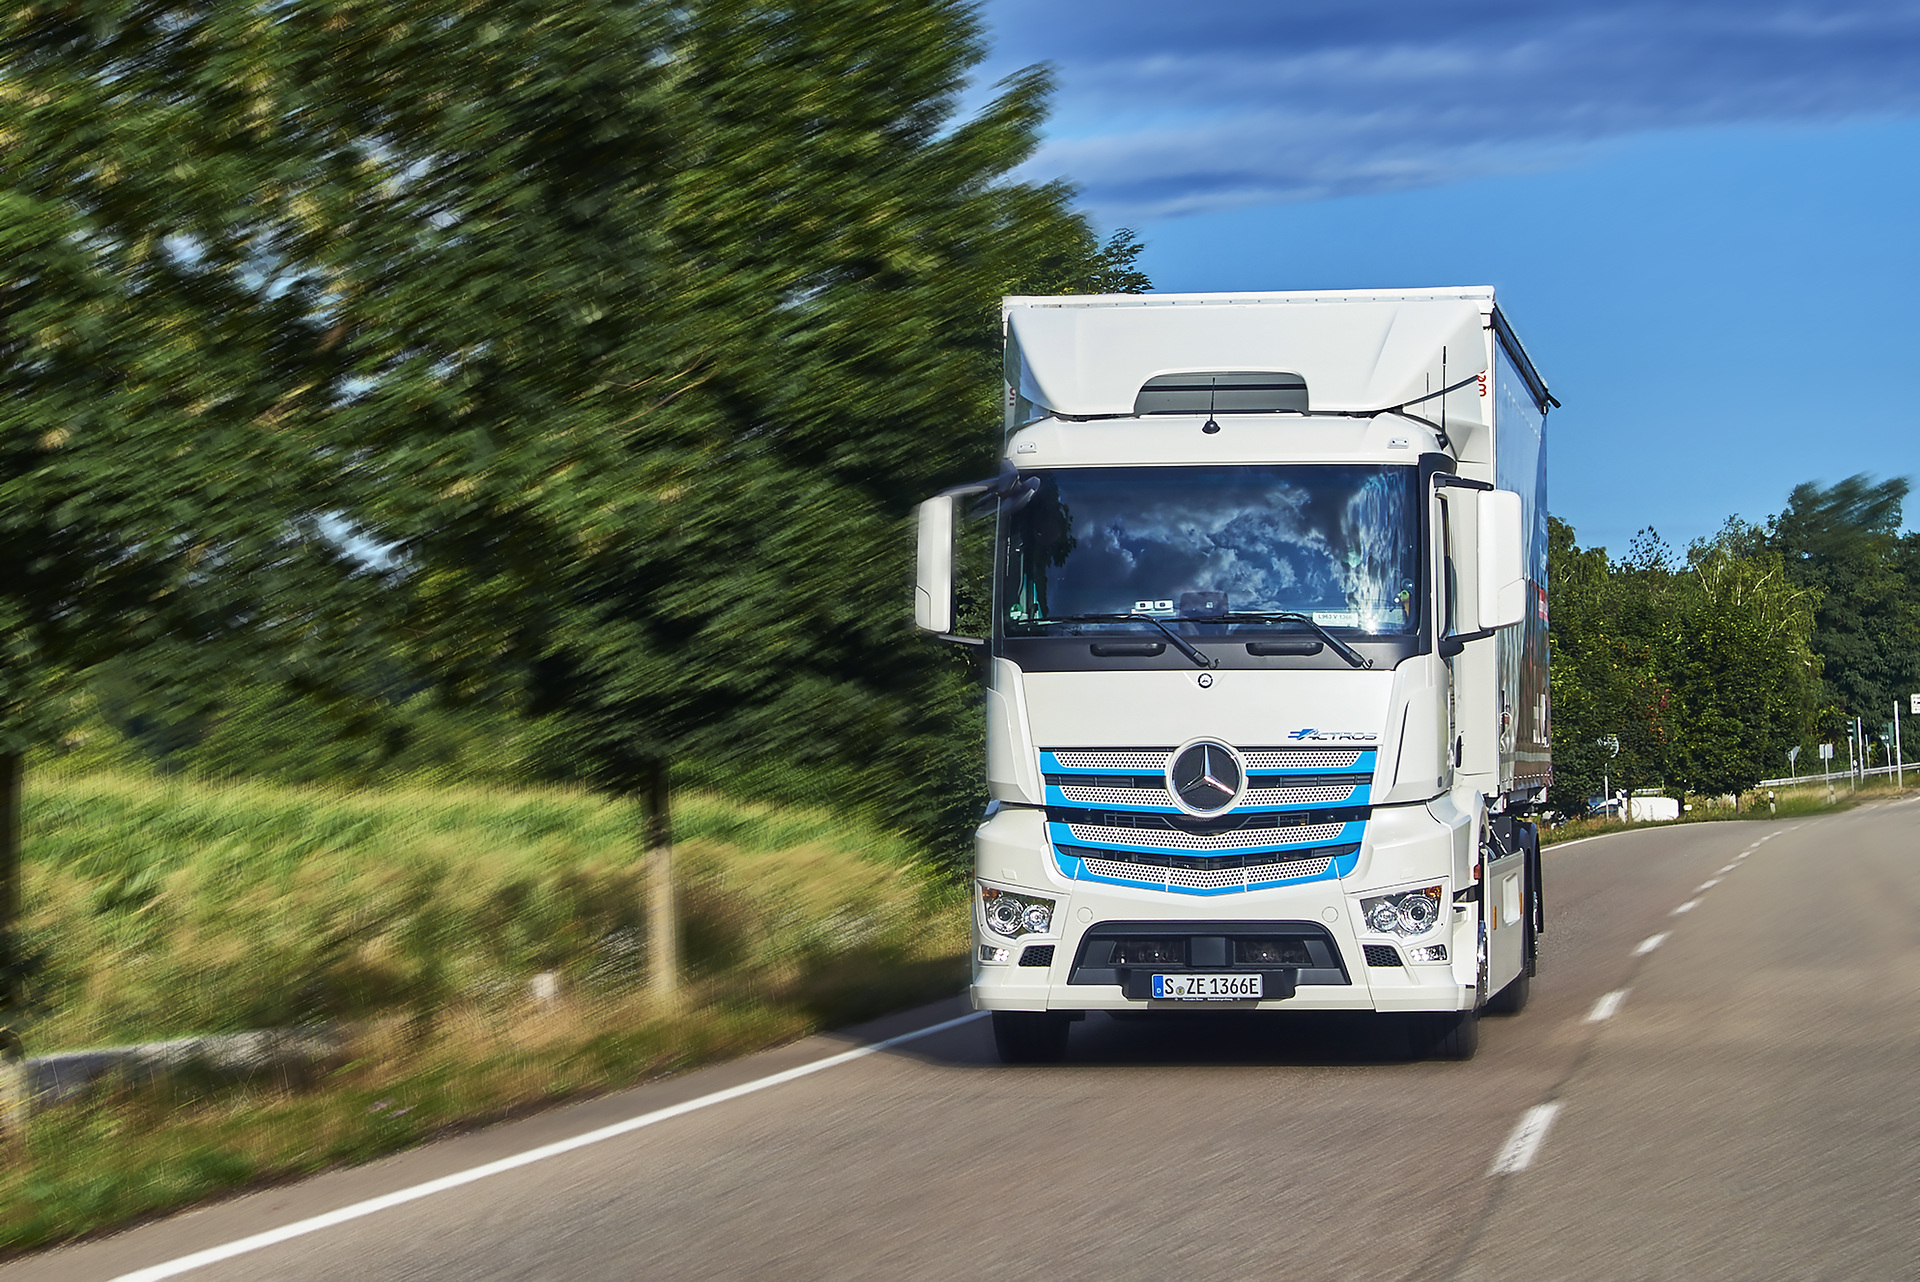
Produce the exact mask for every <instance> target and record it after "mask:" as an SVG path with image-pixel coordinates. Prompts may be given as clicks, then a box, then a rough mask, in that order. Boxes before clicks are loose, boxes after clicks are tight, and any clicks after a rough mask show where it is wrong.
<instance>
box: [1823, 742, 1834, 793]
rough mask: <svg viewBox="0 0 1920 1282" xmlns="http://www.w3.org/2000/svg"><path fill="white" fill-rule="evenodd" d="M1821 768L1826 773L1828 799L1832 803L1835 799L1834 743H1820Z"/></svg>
mask: <svg viewBox="0 0 1920 1282" xmlns="http://www.w3.org/2000/svg"><path fill="white" fill-rule="evenodd" d="M1820 769H1821V770H1822V771H1824V772H1825V773H1826V777H1827V801H1828V802H1829V803H1831V802H1832V801H1833V745H1832V744H1830V743H1823V744H1821V745H1820Z"/></svg>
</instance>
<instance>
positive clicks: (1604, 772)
mask: <svg viewBox="0 0 1920 1282" xmlns="http://www.w3.org/2000/svg"><path fill="white" fill-rule="evenodd" d="M1914 699H1915V700H1916V701H1920V694H1917V695H1915V696H1914ZM1593 746H1594V747H1596V748H1599V749H1600V750H1601V751H1603V752H1605V753H1606V754H1607V764H1606V765H1603V766H1601V767H1600V795H1601V796H1602V797H1605V798H1606V799H1607V801H1612V800H1613V786H1612V785H1613V780H1612V779H1611V778H1610V777H1609V771H1610V770H1611V768H1612V765H1613V759H1614V758H1615V757H1617V756H1619V755H1620V736H1619V735H1617V734H1609V735H1602V736H1601V737H1600V738H1598V739H1595V740H1594V741H1593ZM1600 814H1601V817H1602V818H1605V817H1606V806H1605V803H1602V805H1601V811H1600Z"/></svg>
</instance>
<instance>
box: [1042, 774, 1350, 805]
mask: <svg viewBox="0 0 1920 1282" xmlns="http://www.w3.org/2000/svg"><path fill="white" fill-rule="evenodd" d="M1047 782H1048V783H1050V784H1052V785H1054V786H1055V787H1056V788H1058V789H1060V795H1061V796H1062V797H1064V798H1066V799H1067V800H1068V801H1078V802H1083V803H1085V804H1087V805H1092V806H1103V805H1104V806H1171V805H1173V794H1172V793H1170V792H1169V791H1167V788H1166V785H1164V784H1159V785H1155V786H1153V787H1146V788H1142V787H1138V786H1134V787H1117V786H1114V785H1111V784H1090V783H1067V782H1065V781H1064V779H1062V777H1061V776H1058V775H1048V776H1047ZM1128 782H1131V783H1135V784H1137V782H1138V781H1128ZM1366 783H1367V776H1366V775H1354V776H1352V777H1351V778H1348V779H1339V778H1335V779H1324V778H1318V777H1315V776H1312V775H1307V776H1303V777H1302V778H1301V779H1300V780H1299V781H1297V782H1295V781H1291V780H1290V781H1288V783H1287V785H1286V786H1285V787H1280V788H1249V789H1247V791H1246V792H1245V793H1243V794H1241V797H1240V800H1239V802H1238V803H1237V804H1238V805H1240V806H1305V805H1312V804H1314V803H1316V802H1331V801H1345V800H1346V799H1347V798H1348V797H1351V796H1352V795H1353V790H1354V789H1355V788H1359V787H1362V786H1364V785H1365V784H1366Z"/></svg>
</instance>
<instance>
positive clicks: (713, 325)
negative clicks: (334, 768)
mask: <svg viewBox="0 0 1920 1282" xmlns="http://www.w3.org/2000/svg"><path fill="white" fill-rule="evenodd" d="M538 12H539V11H537V10H529V11H525V12H524V13H516V12H511V11H510V12H506V13H503V12H500V11H489V13H488V14H487V16H486V18H485V22H486V23H487V24H489V25H492V26H497V27H499V28H500V29H501V30H502V31H503V33H505V34H504V35H503V38H502V43H501V45H500V48H501V49H503V50H511V51H512V55H511V57H510V58H508V59H507V60H506V62H505V63H504V64H503V65H504V66H505V68H506V69H507V71H509V72H511V76H512V77H517V76H522V75H526V74H531V76H532V77H533V79H535V80H536V81H538V82H539V92H538V93H529V92H522V90H521V88H520V83H519V81H518V80H514V79H512V78H511V77H509V78H508V79H507V80H504V81H503V80H502V79H500V77H499V76H497V75H495V74H494V73H492V72H491V71H489V70H488V68H487V67H486V66H484V65H482V66H468V65H467V63H468V62H470V61H472V59H473V57H474V55H472V54H471V52H470V51H469V48H468V46H469V45H470V44H471V34H472V33H471V32H470V31H466V30H465V28H464V27H463V26H462V25H461V24H462V22H466V21H467V20H465V19H462V20H458V21H450V23H449V25H448V27H447V28H445V29H444V32H443V30H442V29H440V28H435V29H433V30H432V31H431V32H430V33H429V35H427V36H422V37H420V39H421V40H423V41H429V42H430V41H439V40H444V41H445V42H446V43H445V47H444V48H443V47H441V46H440V45H438V44H432V43H429V44H426V45H423V46H422V47H421V51H420V52H419V54H418V61H417V63H416V64H415V65H412V66H411V67H410V69H409V73H408V74H407V75H406V76H404V77H394V76H388V75H376V73H375V72H371V71H370V72H367V73H366V77H367V78H366V79H364V80H363V79H361V78H359V77H360V72H359V71H358V70H357V60H356V59H335V60H331V61H337V62H339V63H340V64H341V65H343V66H344V67H346V68H348V69H349V70H348V71H345V72H343V73H342V74H347V75H352V76H354V77H355V79H354V80H353V83H352V86H351V87H350V89H349V88H339V87H337V88H333V89H330V90H328V91H327V93H326V94H325V95H324V96H325V97H327V98H329V99H332V98H340V97H351V98H353V99H355V100H356V101H364V102H366V103H369V104H372V105H368V106H363V108H362V111H363V113H365V114H366V115H367V119H368V120H377V121H379V122H382V123H381V127H380V136H381V137H382V139H383V146H384V148H385V150H384V151H383V153H382V155H381V156H380V157H379V164H380V166H381V167H382V170H383V172H385V173H386V174H387V175H388V177H387V178H386V179H385V180H384V185H382V186H380V187H379V188H378V190H380V191H389V190H390V191H392V192H393V193H395V194H394V196H393V197H392V199H391V201H390V202H389V204H388V205H386V206H380V207H379V208H380V209H381V211H382V212H381V217H383V218H385V219H386V220H388V222H389V223H390V226H388V227H387V228H386V229H385V230H383V231H382V232H381V234H380V237H379V239H378V240H377V241H368V240H366V239H365V236H366V233H364V232H358V231H355V230H352V229H349V230H348V233H347V239H346V240H345V241H343V242H342V243H341V245H340V248H339V251H338V253H337V254H336V256H335V261H336V268H335V269H336V270H337V271H338V272H339V273H340V276H341V281H342V283H341V285H340V287H339V288H340V292H342V293H343V294H344V295H347V296H350V297H351V298H352V299H353V300H354V301H353V303H352V304H351V307H350V308H349V309H348V312H349V313H350V328H349V334H348V337H347V338H346V339H345V340H344V344H345V346H346V347H347V348H348V349H349V350H351V351H352V352H353V353H354V354H355V359H356V361H357V362H359V363H360V364H361V365H362V366H363V367H365V368H368V369H370V370H374V371H377V373H376V374H375V375H374V379H375V381H374V385H373V386H371V387H370V388H369V389H368V391H367V392H366V394H365V395H364V396H362V397H360V398H359V399H358V400H357V401H356V402H355V404H354V405H353V406H351V407H349V408H347V409H344V410H342V411H341V412H340V413H339V414H337V415H336V416H335V421H336V423H338V424H340V425H341V428H340V430H341V433H342V437H343V439H351V440H353V441H355V442H356V452H357V454H358V456H359V457H362V458H364V459H365V460H366V461H365V463H364V464H363V465H362V467H363V479H362V480H361V482H360V483H359V484H358V487H357V488H358V493H359V494H360V495H361V496H362V498H361V503H360V506H358V507H357V508H356V509H355V515H356V519H358V520H360V521H361V522H362V523H363V524H364V525H365V526H366V528H367V529H368V530H369V531H371V532H373V533H374V534H375V535H377V537H379V538H381V539H383V540H391V541H393V542H394V543H395V544H396V546H397V547H398V548H399V550H400V551H399V555H400V556H401V557H402V559H403V561H404V562H405V563H406V564H407V565H408V566H409V567H410V568H409V575H410V584H409V590H410V592H411V593H412V599H413V601H414V602H415V604H416V607H417V614H416V621H417V624H418V630H419V633H420V635H421V637H422V638H423V643H422V649H423V651H424V652H425V654H426V655H427V657H428V658H429V659H430V660H431V662H432V663H433V665H434V666H435V667H436V668H437V669H438V670H439V671H440V672H442V673H443V674H447V675H450V676H451V677H452V678H453V679H454V680H455V683H456V685H461V686H466V687H469V688H472V689H476V690H484V689H488V688H500V689H511V688H514V687H515V686H516V685H518V686H519V687H520V688H523V689H524V691H525V694H526V697H527V699H528V700H529V704H530V708H531V710H532V711H533V712H534V713H535V714H537V715H540V716H542V717H544V718H545V719H547V721H548V722H549V724H550V725H551V726H552V727H553V728H554V730H555V732H556V733H557V734H559V735H560V736H562V737H564V738H565V739H566V740H567V741H568V742H569V744H570V745H571V747H572V750H573V751H574V753H575V755H576V757H577V759H578V760H579V761H580V762H581V763H582V765H583V768H584V769H585V770H586V771H587V773H588V774H589V776H590V777H591V779H592V780H593V781H594V782H595V783H596V784H597V785H598V786H600V787H602V788H605V789H607V790H609V791H611V792H613V793H615V794H617V795H622V796H628V797H633V798H635V799H636V800H637V801H638V802H639V803H640V806H639V808H640V811H641V813H642V815H643V817H644V818H643V825H644V828H645V830H646V832H647V837H646V842H647V844H648V846H649V848H650V849H651V851H652V855H651V858H652V859H653V860H654V862H655V864H656V875H655V876H654V878H653V881H654V885H655V888H656V890H655V902H656V905H657V906H658V908H659V910H660V911H658V912H656V914H655V921H654V925H653V927H652V936H653V941H654V944H653V946H654V948H655V950H656V956H657V957H658V958H659V961H660V964H658V965H656V967H655V974H656V977H657V979H658V980H660V981H663V982H666V983H670V982H671V977H672V974H673V965H672V948H673V940H672V930H671V927H670V924H669V923H670V918H671V913H670V911H668V910H669V908H670V888H671V876H670V871H669V864H670V849H671V845H670V831H671V830H670V824H669V821H668V811H667V788H668V782H669V779H670V776H671V773H672V771H673V769H674V768H675V766H676V764H680V763H686V762H689V761H692V762H698V763H700V764H702V765H703V766H706V767H709V768H712V767H715V766H716V765H717V766H718V767H719V768H721V769H723V770H724V769H743V768H749V767H752V766H754V765H756V764H758V763H760V762H764V761H766V760H769V759H772V760H777V761H782V762H785V763H788V764H790V765H793V766H797V767H799V768H802V769H828V768H831V767H834V766H840V767H842V768H841V769H839V770H837V771H836V772H835V777H836V778H837V779H839V780H840V781H841V785H842V786H841V791H840V794H839V795H838V796H837V797H836V798H835V801H836V803H837V804H842V805H864V806H867V807H870V808H873V809H875V810H878V811H879V812H881V813H882V814H883V815H885V816H886V817H888V818H891V819H893V820H894V821H895V822H898V823H901V824H902V825H903V826H912V827H914V828H916V829H918V830H919V831H921V832H922V833H923V834H926V833H929V832H932V833H947V832H953V831H955V830H958V829H960V828H961V827H962V826H963V825H965V824H967V823H969V822H970V821H971V820H972V819H973V817H974V815H976V814H977V807H975V806H967V805H963V804H962V803H964V802H965V801H968V800H970V799H971V798H973V797H974V796H975V795H976V790H977V787H978V785H977V781H976V780H975V779H972V778H967V779H964V780H963V779H962V778H961V777H960V774H961V771H960V766H961V764H962V762H963V761H964V760H965V759H966V756H967V754H965V753H963V752H956V751H955V747H954V744H955V741H956V737H957V736H958V735H961V734H970V733H971V732H973V731H974V727H972V726H971V725H966V726H965V728H964V730H962V717H963V716H965V719H966V720H968V721H970V720H971V716H970V714H971V708H970V703H971V700H970V697H969V696H967V695H966V694H965V693H964V685H963V683H962V682H960V680H959V678H958V674H956V672H955V671H954V668H953V664H952V661H951V658H950V656H948V655H945V654H942V653H939V652H938V651H936V650H935V649H933V648H931V647H928V646H926V645H924V644H922V643H921V642H920V641H919V640H918V638H917V637H916V636H915V635H914V634H913V632H912V629H911V628H910V627H909V626H908V620H907V617H906V616H907V612H906V610H905V608H904V605H903V603H904V602H905V601H906V600H907V599H908V598H907V582H906V567H907V566H908V565H909V564H910V560H911V558H910V555H909V552H908V539H909V537H910V531H909V527H908V522H907V520H906V517H907V515H908V512H909V510H910V508H911V505H912V504H913V503H914V502H915V501H917V500H918V499H919V498H920V497H922V496H924V495H925V494H927V493H929V492H931V491H933V490H937V489H938V488H940V487H942V486H944V485H947V484H950V483H953V482H955V481H958V480H962V479H966V478H969V477H971V476H975V475H979V474H981V473H983V472H986V471H989V470H991V467H992V465H993V458H994V454H995V452H996V451H995V444H996V442H997V439H998V403H997V386H998V381H997V376H996V373H995V371H996V370H997V368H998V363H999V341H998V334H997V331H996V328H995V325H994V317H995V303H996V300H997V297H998V295H999V293H1000V292H1001V291H1002V289H1003V288H1004V287H1005V285H1006V283H1007V282H1008V281H1009V280H1011V279H1014V278H1015V277H1016V276H1017V275H1018V274H1019V272H1020V270H1021V268H1022V267H1023V266H1024V265H1026V264H1032V263H1043V264H1046V265H1047V266H1046V269H1045V271H1041V270H1040V269H1034V270H1033V271H1032V272H1031V273H1029V274H1030V275H1032V276H1045V275H1047V274H1048V273H1051V275H1052V276H1053V277H1054V278H1058V277H1060V276H1061V275H1063V274H1064V275H1069V276H1070V275H1073V274H1074V273H1076V272H1077V273H1079V274H1080V276H1081V277H1083V278H1084V277H1086V276H1089V275H1094V274H1099V275H1100V280H1101V284H1102V285H1109V286H1114V287H1126V286H1128V285H1130V284H1132V283H1133V282H1134V281H1135V280H1136V278H1137V273H1135V272H1133V269H1132V261H1133V256H1134V255H1135V254H1137V252H1138V247H1137V245H1136V244H1135V243H1134V242H1132V241H1131V240H1130V239H1129V238H1126V237H1121V238H1117V239H1114V240H1110V241H1109V242H1108V243H1107V245H1106V246H1105V247H1102V246H1101V245H1100V244H1099V242H1097V241H1096V240H1095V239H1094V238H1093V237H1092V234H1091V232H1090V230H1089V229H1088V228H1087V227H1086V224H1085V223H1084V221H1083V220H1081V219H1080V218H1078V217H1077V216H1075V215H1073V214H1071V213H1070V212H1069V211H1068V209H1067V208H1066V201H1067V199H1068V196H1069V193H1068V192H1067V190H1066V189H1065V188H1063V187H1059V186H1047V187H1027V186H1021V185H1018V184H1014V183H1011V182H1009V181H1008V180H1007V174H1008V173H1009V171H1010V170H1011V169H1012V168H1013V167H1014V166H1015V165H1016V164H1018V163H1019V162H1020V161H1021V160H1023V159H1024V158H1025V157H1026V156H1027V155H1028V154H1029V153H1030V151H1031V150H1032V147H1033V145H1034V139H1035V131H1036V129H1037V126H1038V123H1039V120H1040V117H1041V112H1042V108H1043V101H1044V95H1045V91H1046V83H1045V80H1044V77H1042V76H1040V75H1038V74H1029V75H1025V76H1021V77H1017V78H1015V79H1014V80H1013V81H1011V82H1009V83H1008V84H1007V85H1006V86H1004V89H1003V93H1002V95H1001V96H1000V97H999V98H998V99H996V100H994V101H993V102H992V103H991V104H989V105H988V106H987V107H986V108H985V109H984V110H983V111H982V112H981V113H980V115H978V116H977V117H976V118H974V119H971V120H966V121H956V120H955V119H954V113H955V110H956V103H957V100H958V95H959V93H960V91H961V89H962V87H963V85H964V77H965V74H966V71H967V68H968V67H969V66H971V65H972V64H973V63H974V62H975V61H976V60H977V59H978V57H979V56H980V52H981V48H980V42H979V29H978V25H977V22H976V20H975V18H974V17H973V15H972V14H971V12H970V10H969V9H968V8H967V7H966V6H963V5H960V4H956V3H948V2H945V0H916V2H914V3H906V4H898V5H891V6H887V7H885V8H883V9H878V10H876V9H875V8H874V7H873V6H871V5H867V4H857V3H849V2H847V0H827V2H814V3H807V4H798V3H789V4H781V3H765V2H758V0H755V2H749V0H710V2H708V3H697V4H692V5H687V6H680V7H676V8H674V9H671V10H669V9H666V8H664V7H663V8H661V9H659V10H658V11H656V16H657V17H658V18H659V22H658V24H657V25H654V26H641V25H637V24H636V22H637V20H636V19H635V18H634V17H633V16H632V10H630V9H627V8H624V7H616V6H583V7H577V8H575V9H574V10H570V11H569V18H568V20H567V39H566V40H565V41H564V42H560V41H559V37H558V35H557V34H556V33H554V32H553V31H551V30H549V29H548V28H549V27H550V25H551V24H550V23H549V22H548V19H547V18H546V17H545V16H543V15H542V16H538V18H537V20H535V15H537V14H538ZM519 19H525V20H526V21H527V24H528V25H524V26H515V25H514V24H515V21H516V20H519ZM391 21H394V22H399V21H400V20H399V19H391ZM473 21H478V19H474V20H473ZM468 25H471V23H468ZM409 30H411V28H409ZM463 32H465V34H464V35H463V34H462V33H463ZM410 38H411V37H410ZM543 41H544V43H543ZM388 43H392V41H389V42H388ZM530 51H537V52H534V53H531V54H530ZM529 66H531V67H532V68H534V71H532V72H531V73H527V72H525V71H523V69H524V68H526V67H529ZM328 74H329V72H328V71H327V69H326V68H325V67H316V69H315V75H316V76H319V77H324V76H326V75H328ZM414 97H417V98H419V100H420V103H421V104H422V105H420V106H419V107H418V108H417V109H416V108H415V107H413V106H411V105H408V104H409V103H410V102H411V100H412V99H413V98H414ZM392 122H397V123H392ZM401 126H404V128H403V127H401ZM360 128H361V130H362V132H370V131H371V126H369V125H362V126H360ZM501 154H505V155H510V156H512V157H514V163H513V165H512V166H511V172H512V173H513V175H514V181H513V182H512V184H510V185H507V186H504V187H500V188H499V189H498V190H496V189H495V186H494V184H493V177H492V176H493V175H494V174H496V173H498V172H502V167H501V165H500V164H499V163H498V162H497V160H496V159H495V157H496V156H498V155H501ZM421 173H425V174H428V175H431V183H432V185H433V186H434V188H435V190H434V192H433V198H432V199H430V200H429V199H424V198H423V192H422V191H421V190H420V188H419V186H418V184H417V183H414V185H410V183H411V182H413V180H412V178H411V176H412V175H415V174H421ZM500 201H505V202H508V204H510V206H511V217H508V216H507V215H506V213H505V212H504V207H502V208H498V209H497V208H496V202H500ZM355 237H360V238H361V239H360V240H358V241H356V240H355ZM369 262H373V263H380V264H383V265H384V264H391V266H390V267H388V268H385V269H384V270H383V271H382V272H380V273H379V274H378V275H373V276H370V275H368V274H367V272H366V270H365V267H364V266H363V265H364V264H366V263H369ZM436 262H441V263H444V268H443V270H439V271H436V270H435V269H434V268H435V265H436ZM446 276H452V277H454V278H456V279H459V280H461V281H462V282H464V290H463V292H462V293H460V294H459V295H458V296H457V297H453V298H449V297H447V296H446V294H445V291H444V290H442V289H440V288H439V287H438V286H437V284H435V283H434V282H435V281H436V280H437V279H438V278H444V277H446ZM429 299H431V300H432V301H431V302H429V301H428V300H429ZM412 407H418V408H417V412H410V411H411V410H412ZM373 476H377V477H378V478H379V480H378V482H377V483H375V482H371V481H369V480H367V479H364V478H366V477H373ZM849 766H852V767H854V768H846V767H849ZM969 812H971V813H969Z"/></svg>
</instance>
